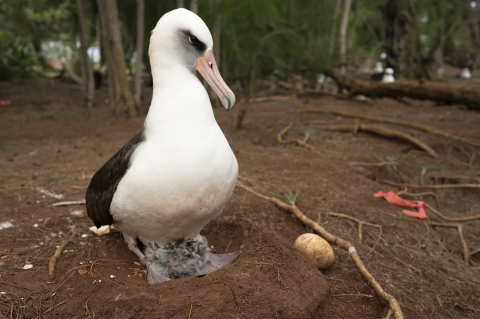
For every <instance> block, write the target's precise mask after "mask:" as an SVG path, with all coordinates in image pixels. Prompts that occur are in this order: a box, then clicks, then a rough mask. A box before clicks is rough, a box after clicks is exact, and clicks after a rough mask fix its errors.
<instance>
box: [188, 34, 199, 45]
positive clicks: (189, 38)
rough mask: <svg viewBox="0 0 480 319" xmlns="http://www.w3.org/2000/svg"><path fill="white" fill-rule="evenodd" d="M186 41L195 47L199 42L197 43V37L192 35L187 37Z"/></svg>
mask: <svg viewBox="0 0 480 319" xmlns="http://www.w3.org/2000/svg"><path fill="white" fill-rule="evenodd" d="M188 41H190V43H191V44H193V45H196V44H198V43H199V42H200V41H198V39H197V37H194V36H193V35H192V36H191V37H188Z"/></svg>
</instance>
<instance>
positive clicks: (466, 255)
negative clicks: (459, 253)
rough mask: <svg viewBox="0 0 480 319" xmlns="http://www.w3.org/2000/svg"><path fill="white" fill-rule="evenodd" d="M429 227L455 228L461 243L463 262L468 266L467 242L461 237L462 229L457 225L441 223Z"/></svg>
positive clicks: (431, 224)
mask: <svg viewBox="0 0 480 319" xmlns="http://www.w3.org/2000/svg"><path fill="white" fill-rule="evenodd" d="M429 225H430V226H437V227H449V228H456V229H457V231H458V236H459V237H460V242H461V243H462V248H463V261H464V262H465V264H467V265H468V247H467V242H466V241H465V239H464V237H463V227H462V225H459V224H443V223H429Z"/></svg>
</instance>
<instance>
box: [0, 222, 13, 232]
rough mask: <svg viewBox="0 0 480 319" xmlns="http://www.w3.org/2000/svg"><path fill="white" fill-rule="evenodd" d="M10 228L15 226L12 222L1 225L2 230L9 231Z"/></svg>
mask: <svg viewBox="0 0 480 319" xmlns="http://www.w3.org/2000/svg"><path fill="white" fill-rule="evenodd" d="M10 227H13V224H12V223H11V222H3V223H0V230H2V229H7V228H10Z"/></svg>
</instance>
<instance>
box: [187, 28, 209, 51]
mask: <svg viewBox="0 0 480 319" xmlns="http://www.w3.org/2000/svg"><path fill="white" fill-rule="evenodd" d="M182 32H183V33H184V34H185V35H186V36H187V37H188V41H189V42H190V44H191V45H192V46H193V47H195V49H197V51H198V52H200V53H203V52H204V51H205V49H206V48H207V46H206V45H205V43H203V42H202V41H200V40H199V39H198V38H197V37H196V36H194V35H193V34H192V33H191V32H190V31H182Z"/></svg>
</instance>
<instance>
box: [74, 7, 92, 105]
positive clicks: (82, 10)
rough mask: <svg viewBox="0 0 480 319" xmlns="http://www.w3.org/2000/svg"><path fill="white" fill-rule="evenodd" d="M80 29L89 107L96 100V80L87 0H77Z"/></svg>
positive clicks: (85, 88) (86, 96) (82, 71)
mask: <svg viewBox="0 0 480 319" xmlns="http://www.w3.org/2000/svg"><path fill="white" fill-rule="evenodd" d="M77 7H78V8H77V9H78V20H79V31H80V64H81V74H82V80H83V95H84V98H85V103H86V105H87V107H92V106H93V102H94V100H95V82H94V80H93V70H92V65H91V64H90V59H89V58H88V53H87V49H88V42H87V18H86V11H87V10H86V6H85V0H77Z"/></svg>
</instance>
